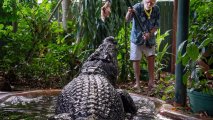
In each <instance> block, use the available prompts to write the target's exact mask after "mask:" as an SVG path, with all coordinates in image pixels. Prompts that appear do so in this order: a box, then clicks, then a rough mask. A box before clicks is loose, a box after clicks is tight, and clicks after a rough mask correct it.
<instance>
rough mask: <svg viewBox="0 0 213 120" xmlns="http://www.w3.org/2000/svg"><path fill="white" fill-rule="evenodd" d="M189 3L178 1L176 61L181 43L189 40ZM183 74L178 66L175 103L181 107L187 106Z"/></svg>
mask: <svg viewBox="0 0 213 120" xmlns="http://www.w3.org/2000/svg"><path fill="white" fill-rule="evenodd" d="M189 1H190V0H178V21H177V36H176V37H177V41H176V59H177V51H178V50H177V49H178V46H179V45H180V43H181V42H183V41H184V40H186V39H188V23H189V22H188V18H189ZM183 52H185V47H184V49H183ZM183 74H184V71H183V66H182V65H181V63H178V64H176V67H175V76H176V81H175V103H176V104H177V105H181V106H185V105H186V85H185V84H184V83H183V79H182V78H183Z"/></svg>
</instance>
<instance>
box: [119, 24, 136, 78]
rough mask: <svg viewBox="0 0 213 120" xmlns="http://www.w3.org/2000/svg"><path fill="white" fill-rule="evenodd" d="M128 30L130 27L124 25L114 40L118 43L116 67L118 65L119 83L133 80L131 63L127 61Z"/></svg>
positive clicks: (128, 47)
mask: <svg viewBox="0 0 213 120" xmlns="http://www.w3.org/2000/svg"><path fill="white" fill-rule="evenodd" d="M130 29H131V26H128V25H127V23H125V25H124V27H122V28H121V30H120V31H119V33H118V35H117V37H116V40H117V41H118V57H117V59H118V65H119V71H120V73H119V81H122V82H126V81H128V80H129V76H130V77H131V78H130V79H131V80H132V79H133V78H134V76H133V72H132V66H131V62H130V60H129V49H130V40H129V37H130Z"/></svg>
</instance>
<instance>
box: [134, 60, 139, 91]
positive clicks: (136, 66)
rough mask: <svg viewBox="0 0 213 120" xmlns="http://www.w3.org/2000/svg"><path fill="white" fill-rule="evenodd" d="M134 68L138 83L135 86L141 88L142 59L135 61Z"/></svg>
mask: <svg viewBox="0 0 213 120" xmlns="http://www.w3.org/2000/svg"><path fill="white" fill-rule="evenodd" d="M133 69H134V73H135V79H136V84H135V86H134V87H137V88H140V61H139V60H137V61H133Z"/></svg>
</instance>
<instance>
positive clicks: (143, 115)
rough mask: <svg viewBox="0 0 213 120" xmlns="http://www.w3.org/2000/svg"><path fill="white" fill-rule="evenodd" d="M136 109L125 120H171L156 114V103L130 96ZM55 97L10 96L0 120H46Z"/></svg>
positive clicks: (0, 113)
mask: <svg viewBox="0 0 213 120" xmlns="http://www.w3.org/2000/svg"><path fill="white" fill-rule="evenodd" d="M131 96H132V98H133V100H134V102H135V104H136V106H137V108H138V112H137V115H135V116H131V115H130V114H127V115H126V120H171V119H168V118H165V117H163V116H161V115H160V114H157V111H156V108H157V106H156V103H154V102H153V101H152V100H150V99H147V98H144V97H141V96H136V95H132V94H131ZM56 99H57V97H56V96H37V97H32V96H31V97H25V96H10V97H8V98H7V99H5V100H4V101H2V102H1V103H0V120H47V119H48V118H49V117H50V116H52V115H54V111H55V103H56Z"/></svg>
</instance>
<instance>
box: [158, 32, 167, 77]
mask: <svg viewBox="0 0 213 120" xmlns="http://www.w3.org/2000/svg"><path fill="white" fill-rule="evenodd" d="M169 31H170V30H168V31H166V32H165V33H164V34H162V35H161V34H160V30H158V32H157V38H156V43H157V47H156V55H155V73H156V75H158V76H157V78H158V79H159V77H160V73H161V72H162V70H163V69H164V68H166V67H167V63H168V60H169V58H165V56H166V55H168V54H170V53H168V52H167V51H168V49H169V47H170V46H169V45H168V43H166V44H165V45H164V46H163V48H162V50H160V46H161V44H162V43H161V42H162V41H163V40H165V37H167V36H168V35H169Z"/></svg>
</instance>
